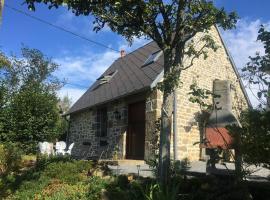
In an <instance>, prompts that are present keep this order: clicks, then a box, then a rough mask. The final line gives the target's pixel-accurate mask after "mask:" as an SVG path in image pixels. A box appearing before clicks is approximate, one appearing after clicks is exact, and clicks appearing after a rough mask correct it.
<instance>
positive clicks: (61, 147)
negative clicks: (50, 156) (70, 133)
mask: <svg viewBox="0 0 270 200" xmlns="http://www.w3.org/2000/svg"><path fill="white" fill-rule="evenodd" d="M66 146H67V145H66V143H65V142H63V141H60V142H56V145H55V154H56V155H65V149H66Z"/></svg>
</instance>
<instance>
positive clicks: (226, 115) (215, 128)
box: [205, 80, 239, 149]
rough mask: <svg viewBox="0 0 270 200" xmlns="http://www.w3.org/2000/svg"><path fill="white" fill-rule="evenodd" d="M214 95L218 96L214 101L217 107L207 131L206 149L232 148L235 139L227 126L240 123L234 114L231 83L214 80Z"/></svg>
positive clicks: (214, 109) (210, 118)
mask: <svg viewBox="0 0 270 200" xmlns="http://www.w3.org/2000/svg"><path fill="white" fill-rule="evenodd" d="M213 93H214V94H215V95H218V96H217V97H215V98H214V99H213V100H214V105H215V106H214V108H213V110H212V113H211V114H210V117H209V119H208V122H207V125H206V129H205V138H206V141H207V143H206V148H217V147H218V148H223V149H227V148H232V147H233V144H234V143H233V138H232V137H231V135H230V134H229V131H228V130H227V128H226V126H227V125H233V124H234V125H239V122H238V120H237V118H236V117H235V116H234V114H233V112H232V100H231V86H230V81H228V80H214V82H213Z"/></svg>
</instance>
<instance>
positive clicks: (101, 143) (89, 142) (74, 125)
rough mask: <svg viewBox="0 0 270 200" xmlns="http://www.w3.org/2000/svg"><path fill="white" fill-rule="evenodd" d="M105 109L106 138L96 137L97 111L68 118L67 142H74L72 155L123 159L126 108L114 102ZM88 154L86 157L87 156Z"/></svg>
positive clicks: (93, 110)
mask: <svg viewBox="0 0 270 200" xmlns="http://www.w3.org/2000/svg"><path fill="white" fill-rule="evenodd" d="M104 106H105V107H107V119H108V122H107V136H106V137H99V136H97V134H96V133H97V128H98V126H97V109H96V108H95V109H91V110H85V111H82V112H79V113H74V114H72V115H71V116H70V131H69V141H70V142H75V146H74V148H73V151H72V155H73V156H75V157H78V158H86V157H97V158H99V157H100V156H101V154H102V157H101V158H102V159H122V158H124V157H125V138H126V130H127V106H126V104H125V103H124V102H114V103H110V104H106V105H104ZM87 154H88V155H87Z"/></svg>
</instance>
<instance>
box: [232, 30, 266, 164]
mask: <svg viewBox="0 0 270 200" xmlns="http://www.w3.org/2000/svg"><path fill="white" fill-rule="evenodd" d="M257 40H258V41H260V42H261V43H262V44H263V45H264V50H265V51H264V54H263V55H261V54H260V53H259V52H257V53H256V55H255V56H254V57H251V56H250V57H249V59H250V61H249V62H248V63H247V64H246V66H245V67H244V68H243V78H244V79H245V80H246V81H247V83H248V84H247V85H248V87H249V88H251V89H253V88H256V89H257V94H254V95H255V96H256V97H257V99H258V101H259V103H260V104H259V107H258V108H257V109H249V110H246V111H244V112H242V113H241V116H240V123H241V125H242V126H241V127H229V129H230V132H231V133H232V135H236V134H237V135H239V136H240V141H241V143H240V149H241V154H242V156H243V162H245V163H247V164H254V165H262V166H264V167H267V168H270V159H269V158H270V123H269V122H270V110H269V103H270V102H269V97H270V94H269V92H270V90H269V88H270V76H269V74H270V32H269V31H267V30H266V29H265V27H264V26H261V28H260V30H259V32H258V38H257ZM267 100H268V101H267Z"/></svg>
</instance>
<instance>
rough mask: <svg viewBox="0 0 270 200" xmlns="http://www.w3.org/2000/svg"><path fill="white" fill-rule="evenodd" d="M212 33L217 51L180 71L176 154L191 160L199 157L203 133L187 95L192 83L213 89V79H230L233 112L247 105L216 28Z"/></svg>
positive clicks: (197, 108) (197, 107)
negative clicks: (180, 82) (181, 83)
mask: <svg viewBox="0 0 270 200" xmlns="http://www.w3.org/2000/svg"><path fill="white" fill-rule="evenodd" d="M211 35H212V37H213V38H214V39H215V41H216V43H217V45H219V46H220V48H219V49H218V50H217V51H216V52H213V51H209V53H208V55H209V57H208V58H207V59H206V60H204V59H203V58H199V59H197V60H196V61H195V62H194V65H193V66H192V67H191V68H189V69H187V70H186V71H183V72H182V74H181V81H182V82H183V85H182V86H181V87H180V88H179V89H178V90H177V129H178V132H177V134H178V139H179V141H178V147H177V150H178V153H177V154H178V159H180V160H182V159H184V158H188V159H189V160H191V161H192V160H199V159H200V157H201V154H203V152H202V149H200V148H199V144H198V143H197V142H200V141H201V139H202V134H203V133H202V129H200V127H199V125H198V122H197V121H196V118H197V116H198V114H199V113H200V108H199V106H198V105H196V104H194V103H191V102H190V101H189V95H188V92H189V91H190V85H191V84H192V83H194V82H196V83H197V84H198V86H199V87H200V88H204V89H208V90H210V91H212V88H213V81H214V80H215V79H220V80H230V82H231V86H232V87H231V97H232V104H233V113H234V114H235V115H236V116H238V115H239V112H240V110H241V109H244V108H247V101H246V99H245V97H244V93H243V91H242V89H241V87H240V83H239V80H238V78H237V76H236V74H235V72H234V69H233V66H232V64H231V62H230V60H229V57H228V55H227V53H226V51H225V48H224V47H223V44H222V41H221V39H220V37H219V34H218V32H217V30H216V29H215V28H213V29H212V30H211ZM198 37H200V36H198ZM209 103H212V100H211V99H209ZM195 143H197V144H195Z"/></svg>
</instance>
